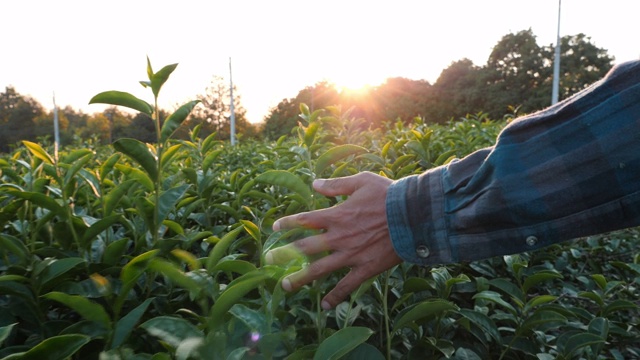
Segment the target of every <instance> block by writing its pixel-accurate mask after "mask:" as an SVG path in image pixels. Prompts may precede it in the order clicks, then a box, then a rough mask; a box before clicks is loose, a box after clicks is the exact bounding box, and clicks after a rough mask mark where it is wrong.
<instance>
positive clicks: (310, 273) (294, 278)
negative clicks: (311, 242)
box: [282, 254, 345, 291]
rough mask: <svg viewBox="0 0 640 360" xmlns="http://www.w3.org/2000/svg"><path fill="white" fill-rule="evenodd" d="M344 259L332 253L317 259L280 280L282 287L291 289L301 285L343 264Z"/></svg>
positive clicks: (341, 266)
mask: <svg viewBox="0 0 640 360" xmlns="http://www.w3.org/2000/svg"><path fill="white" fill-rule="evenodd" d="M344 264H345V261H344V259H342V258H341V257H340V256H339V255H337V254H332V255H329V256H325V257H323V258H321V259H318V260H316V261H314V262H312V263H311V264H309V266H307V267H305V268H303V269H302V270H299V271H297V272H295V273H293V274H291V275H289V276H287V277H286V278H284V279H283V280H282V288H283V289H285V290H286V291H293V290H296V289H298V288H300V287H301V286H303V285H305V284H308V283H310V282H312V281H313V280H317V279H320V278H321V277H323V276H326V275H328V274H330V273H332V272H334V271H336V270H338V269H340V268H343V267H344V266H345V265H344Z"/></svg>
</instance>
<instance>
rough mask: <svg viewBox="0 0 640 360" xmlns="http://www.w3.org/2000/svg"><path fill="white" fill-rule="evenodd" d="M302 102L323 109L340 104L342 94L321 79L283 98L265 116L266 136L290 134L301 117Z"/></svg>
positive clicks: (272, 137)
mask: <svg viewBox="0 0 640 360" xmlns="http://www.w3.org/2000/svg"><path fill="white" fill-rule="evenodd" d="M302 103H304V104H307V105H308V106H309V108H310V109H311V111H314V110H316V109H323V108H326V107H327V106H331V105H338V104H340V94H339V93H338V90H336V87H335V85H333V84H331V83H329V82H326V81H321V82H318V83H316V84H315V85H313V86H307V87H305V88H304V89H302V90H300V91H299V92H298V95H296V97H294V98H289V99H283V100H282V101H281V102H280V103H279V104H278V105H276V106H275V107H274V108H272V109H271V111H270V112H269V115H267V116H266V117H265V120H264V127H263V130H262V131H263V134H264V136H265V137H267V138H269V139H277V138H279V137H280V136H282V135H288V134H290V133H291V130H292V129H293V128H294V127H295V126H296V125H297V124H298V121H299V119H300V118H299V116H298V115H299V114H300V104H302ZM345 108H346V107H345Z"/></svg>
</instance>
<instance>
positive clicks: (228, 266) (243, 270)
mask: <svg viewBox="0 0 640 360" xmlns="http://www.w3.org/2000/svg"><path fill="white" fill-rule="evenodd" d="M256 269H257V268H256V266H255V265H253V264H252V263H250V262H248V261H244V260H225V261H221V262H219V263H218V265H216V266H215V267H214V268H213V271H212V272H217V271H225V272H234V273H238V274H240V275H244V274H247V273H250V272H252V271H254V270H256Z"/></svg>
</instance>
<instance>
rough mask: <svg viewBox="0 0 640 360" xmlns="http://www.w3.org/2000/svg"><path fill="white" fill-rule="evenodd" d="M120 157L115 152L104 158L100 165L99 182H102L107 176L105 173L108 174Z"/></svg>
mask: <svg viewBox="0 0 640 360" xmlns="http://www.w3.org/2000/svg"><path fill="white" fill-rule="evenodd" d="M121 157H122V155H120V154H118V153H115V154H113V155H111V156H109V158H107V160H105V162H104V163H103V164H102V165H100V182H104V180H105V179H106V178H107V175H109V173H110V172H111V170H113V166H114V165H115V164H116V163H117V162H118V160H120V158H121Z"/></svg>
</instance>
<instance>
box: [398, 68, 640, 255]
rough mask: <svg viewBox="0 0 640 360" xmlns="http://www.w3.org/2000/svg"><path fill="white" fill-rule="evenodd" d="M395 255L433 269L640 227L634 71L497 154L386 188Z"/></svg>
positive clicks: (558, 109) (581, 96)
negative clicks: (442, 265)
mask: <svg viewBox="0 0 640 360" xmlns="http://www.w3.org/2000/svg"><path fill="white" fill-rule="evenodd" d="M386 211H387V219H388V222H389V231H390V235H391V239H392V242H393V245H394V248H395V250H396V252H397V253H398V255H399V256H400V257H401V258H403V259H404V260H405V261H408V262H412V263H416V264H421V265H434V264H445V263H454V262H460V261H473V260H478V259H482V258H488V257H492V256H498V255H505V254H514V253H518V252H523V251H529V250H533V249H536V248H540V247H544V246H548V245H551V244H554V243H557V242H560V241H564V240H569V239H573V238H578V237H582V236H587V235H592V234H597V233H603V232H607V231H611V230H616V229H622V228H626V227H631V226H637V225H640V61H632V62H628V63H624V64H620V65H617V66H615V67H614V68H613V69H612V70H611V71H610V72H609V74H608V75H607V76H606V77H605V78H604V79H602V80H600V81H599V82H597V83H595V84H594V85H592V86H591V87H589V88H587V89H585V90H584V91H582V92H580V93H578V94H576V95H575V96H573V97H571V98H569V99H567V100H565V101H563V102H560V103H558V104H556V105H554V106H552V107H550V108H548V109H546V110H543V111H541V112H537V113H534V114H531V115H529V116H526V117H523V118H520V119H518V120H515V121H514V122H512V123H511V124H509V125H508V126H507V127H505V128H504V130H503V131H502V133H501V134H500V136H499V137H498V140H497V142H496V145H495V146H494V147H491V148H487V149H483V150H480V151H477V152H475V153H473V154H471V155H469V156H467V157H465V158H463V159H461V160H458V161H454V162H452V163H450V164H448V165H446V166H442V167H437V168H434V169H431V170H429V171H427V172H425V173H423V174H420V175H415V176H410V177H406V178H403V179H400V180H398V181H396V182H394V183H393V184H392V185H391V187H390V188H389V191H388V193H387V198H386Z"/></svg>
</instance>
